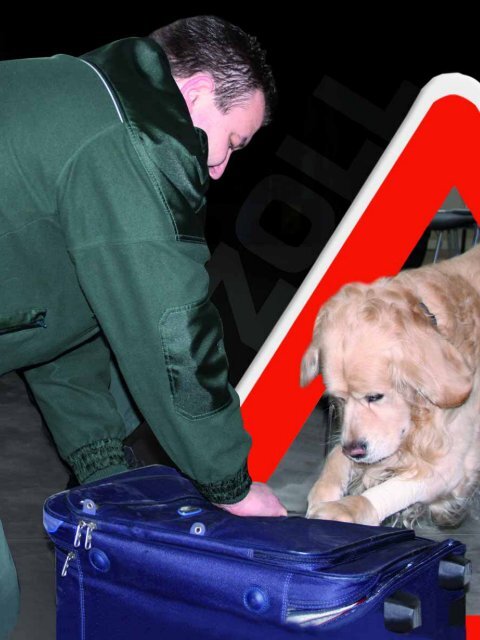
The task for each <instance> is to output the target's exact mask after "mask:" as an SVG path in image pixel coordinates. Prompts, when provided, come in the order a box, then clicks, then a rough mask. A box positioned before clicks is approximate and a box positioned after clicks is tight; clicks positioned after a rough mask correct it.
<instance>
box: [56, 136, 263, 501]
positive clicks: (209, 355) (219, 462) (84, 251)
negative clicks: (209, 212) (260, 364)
mask: <svg viewBox="0 0 480 640" xmlns="http://www.w3.org/2000/svg"><path fill="white" fill-rule="evenodd" d="M162 145H163V147H162ZM159 157H160V158H162V157H163V158H165V168H163V169H162V167H161V166H159V164H160V162H159V161H158V158H159ZM197 162H198V161H197V160H196V158H195V157H192V156H191V154H189V152H188V151H187V150H186V148H185V147H182V146H181V145H180V144H179V143H178V142H177V141H176V140H174V139H173V138H172V139H164V140H162V142H161V145H160V156H157V162H152V161H151V158H150V157H149V155H148V154H147V153H145V150H144V148H143V147H142V144H141V143H140V144H135V142H132V137H131V134H130V132H129V130H128V126H126V125H125V124H123V123H117V124H114V125H112V126H111V127H110V128H108V129H106V130H104V131H102V132H101V133H100V134H98V135H97V136H96V137H94V138H93V139H91V140H89V142H88V143H87V144H85V145H84V146H83V147H82V148H81V149H79V150H78V151H77V152H76V154H75V155H74V156H73V157H72V158H70V160H69V162H68V163H67V165H66V166H65V167H64V170H63V172H62V174H61V176H60V178H59V183H58V200H57V203H58V212H59V217H60V221H61V224H62V227H63V229H64V231H65V236H66V242H67V246H68V250H69V253H70V255H71V258H72V260H73V262H74V264H75V267H76V272H77V275H78V279H79V282H80V286H81V287H82V289H83V291H84V294H85V296H86V298H87V300H88V302H89V304H90V306H91V307H92V310H93V312H94V314H95V315H96V317H97V320H98V322H99V324H100V326H101V328H102V330H103V332H104V334H105V335H106V338H107V340H108V341H109V344H110V346H111V348H112V349H113V351H114V353H115V355H116V358H117V361H118V364H119V366H120V369H121V371H122V373H123V376H124V378H125V380H126V382H127V385H128V387H129V390H130V392H131V394H132V396H133V398H134V400H135V402H136V403H137V405H138V407H139V408H140V410H141V412H142V414H143V415H144V417H145V418H146V420H147V421H148V423H149V424H150V426H151V428H152V429H153V431H154V433H155V435H156V437H157V438H158V440H159V441H160V442H161V444H162V446H163V447H164V448H165V450H166V451H167V453H168V454H169V455H170V457H171V458H172V460H174V461H175V463H176V464H177V465H178V466H179V467H180V468H181V469H182V471H183V472H184V473H186V474H187V475H189V476H190V477H191V478H192V480H194V481H195V482H196V484H197V486H198V487H199V489H200V490H201V491H202V493H204V495H205V496H206V497H208V498H209V499H210V500H212V501H213V502H222V503H228V502H230V503H231V502H237V501H238V500H240V499H242V498H243V497H244V496H245V495H246V494H247V492H248V489H249V486H250V484H251V479H250V477H249V475H248V471H247V466H246V458H247V454H248V451H249V448H250V442H251V439H250V436H249V435H248V434H247V432H246V431H245V430H244V427H243V422H242V418H241V414H240V407H239V399H238V396H237V394H236V392H235V390H234V389H233V388H232V387H231V385H230V384H229V382H228V378H227V373H228V362H227V358H226V354H225V350H224V346H223V334H222V324H221V320H220V317H219V314H218V312H217V310H216V308H215V307H214V306H213V304H212V303H211V302H210V300H209V298H208V273H207V271H206V269H205V262H206V261H207V260H208V259H209V257H210V254H209V251H208V247H207V245H206V242H205V239H204V237H203V219H202V215H203V207H204V196H203V193H199V191H198V189H197V188H196V176H195V171H196V170H197V168H196V163H197Z"/></svg>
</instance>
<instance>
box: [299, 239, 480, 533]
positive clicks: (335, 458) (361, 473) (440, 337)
mask: <svg viewBox="0 0 480 640" xmlns="http://www.w3.org/2000/svg"><path fill="white" fill-rule="evenodd" d="M433 316H434V317H433ZM320 372H321V373H322V375H323V379H324V383H325V385H326V388H327V391H328V392H329V393H330V394H331V395H332V396H334V397H336V398H337V402H338V403H339V404H340V407H341V411H340V413H341V416H342V420H341V422H342V424H341V444H339V445H337V446H336V447H335V448H334V449H333V451H332V452H331V454H330V455H329V456H328V458H327V460H326V463H325V466H324V469H323V471H322V474H321V476H320V478H319V479H318V480H317V482H316V483H315V485H314V486H313V488H312V489H311V491H310V493H309V496H308V511H307V517H309V518H323V519H333V520H342V521H350V522H357V523H362V524H380V523H381V522H382V521H383V520H385V519H386V518H387V517H389V516H392V515H393V514H397V515H398V517H399V519H400V520H403V522H404V524H406V525H411V524H412V523H413V522H414V521H416V520H417V519H418V518H419V516H420V515H428V516H429V518H430V519H431V520H432V521H433V522H434V523H436V524H439V525H444V526H455V525H456V524H458V523H459V521H460V520H461V519H462V518H463V517H464V515H465V513H466V510H467V506H468V503H469V501H470V500H471V499H472V496H473V495H474V493H475V491H476V489H477V488H478V486H479V482H480V247H475V248H474V249H471V250H470V251H468V252H467V253H465V254H463V255H461V256H458V257H456V258H452V259H450V260H445V261H443V262H441V263H438V264H436V265H429V266H425V267H421V268H419V269H411V270H408V271H403V272H401V273H400V274H399V275H398V276H396V277H394V278H381V279H380V280H377V281H376V282H374V283H373V284H357V283H355V284H350V285H347V286H345V287H343V288H342V289H341V290H340V291H339V293H337V294H336V295H335V296H334V297H332V298H331V299H330V300H329V301H328V302H327V303H326V304H325V305H324V306H323V307H322V308H321V309H320V311H319V313H318V316H317V318H316V321H315V326H314V333H313V339H312V343H311V344H310V346H309V347H308V349H307V351H306V352H305V355H304V357H303V360H302V367H301V377H300V381H301V384H302V385H306V384H308V383H309V382H310V381H311V380H312V379H313V378H314V377H315V376H317V375H318V374H319V373H320ZM380 396H382V397H380ZM352 443H354V444H355V443H359V446H360V444H361V447H362V448H361V449H359V448H358V447H356V448H355V447H354V446H353V445H352ZM350 445H352V446H351V448H350V449H349V446H350ZM342 446H343V447H344V449H345V451H346V453H344V452H342ZM358 451H360V452H361V455H364V457H363V458H362V459H361V460H359V459H358V458H357V459H354V458H353V454H357V455H358ZM363 452H364V453H363ZM347 454H351V457H349V455H347ZM348 493H350V494H352V493H354V494H358V495H346V494H348Z"/></svg>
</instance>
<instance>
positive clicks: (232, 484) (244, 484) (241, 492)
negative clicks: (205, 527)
mask: <svg viewBox="0 0 480 640" xmlns="http://www.w3.org/2000/svg"><path fill="white" fill-rule="evenodd" d="M192 483H193V484H194V485H195V487H196V488H197V489H198V490H199V491H200V493H201V494H203V495H204V496H205V498H206V499H207V500H209V501H210V502H213V503H215V504H234V503H235V502H240V500H243V498H245V496H246V495H247V493H248V490H249V489H250V485H251V484H252V479H251V477H250V475H249V473H248V469H247V461H245V462H244V464H243V466H242V468H241V469H240V470H239V471H237V473H235V474H234V475H233V476H228V477H227V478H225V479H224V480H221V481H220V482H210V483H208V484H201V483H200V482H196V481H195V480H192Z"/></svg>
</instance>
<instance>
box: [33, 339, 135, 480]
mask: <svg viewBox="0 0 480 640" xmlns="http://www.w3.org/2000/svg"><path fill="white" fill-rule="evenodd" d="M24 374H25V378H26V380H27V382H28V384H29V386H30V388H31V389H32V391H33V395H34V396H35V400H36V401H37V404H38V406H39V408H40V410H41V412H42V415H43V417H44V418H45V422H46V423H47V425H48V428H49V430H50V432H51V434H52V437H53V439H54V440H55V444H56V445H57V448H58V451H59V453H60V455H61V456H62V458H63V459H64V460H65V461H66V462H67V463H68V464H69V465H70V466H71V467H72V469H73V471H74V473H75V475H76V477H77V479H78V481H79V482H85V481H90V480H92V479H99V478H100V477H106V476H109V475H112V474H114V473H118V472H120V471H126V470H127V469H128V465H127V461H126V459H125V455H124V452H123V442H122V440H123V438H124V437H125V426H124V424H123V420H122V419H121V416H120V414H119V413H118V411H117V409H116V405H115V402H114V399H113V396H112V395H111V394H110V392H109V383H110V351H109V349H108V348H107V347H106V345H105V344H104V341H103V339H102V337H101V336H100V335H97V336H95V337H94V338H93V339H90V340H88V341H87V342H85V343H83V344H82V345H80V346H79V347H76V348H75V349H71V350H70V351H67V352H66V353H64V354H62V355H61V356H59V357H58V358H56V359H55V360H52V361H51V362H47V363H45V364H42V365H40V366H36V367H32V368H30V369H27V370H25V371H24Z"/></svg>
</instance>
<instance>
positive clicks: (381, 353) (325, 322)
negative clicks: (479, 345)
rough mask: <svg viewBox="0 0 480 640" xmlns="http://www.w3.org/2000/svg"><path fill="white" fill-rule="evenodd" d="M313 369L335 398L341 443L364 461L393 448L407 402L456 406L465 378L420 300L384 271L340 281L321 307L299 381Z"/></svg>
mask: <svg viewBox="0 0 480 640" xmlns="http://www.w3.org/2000/svg"><path fill="white" fill-rule="evenodd" d="M320 373H322V375H323V379H324V383H325V386H326V388H327V390H328V392H329V393H330V394H331V395H332V396H334V397H335V398H336V399H337V401H338V402H339V403H340V404H341V406H342V411H341V414H342V417H343V420H342V423H343V424H342V439H341V442H342V446H343V451H344V453H345V455H347V456H348V457H350V458H351V459H353V460H356V461H358V462H364V463H375V462H378V461H380V460H383V459H384V458H388V457H389V456H391V455H393V454H394V453H395V452H397V451H398V450H399V449H400V447H401V445H402V443H403V442H404V441H405V439H406V437H407V435H408V434H409V433H410V432H411V431H412V429H414V428H415V419H414V414H415V412H414V411H413V408H414V407H415V408H418V406H419V405H423V406H424V407H431V408H432V407H438V408H440V409H449V408H453V407H457V406H459V405H461V404H462V403H463V402H465V400H466V399H467V398H468V396H469V394H470V392H471V389H472V384H473V378H472V372H471V371H470V369H469V367H468V366H467V363H466V362H465V360H464V358H463V357H462V354H461V353H460V352H459V351H458V349H457V348H456V347H455V346H453V344H452V343H451V342H449V341H448V340H447V339H446V338H445V337H444V336H442V334H441V333H440V332H439V330H438V328H437V327H436V326H435V319H434V318H433V317H432V315H431V314H429V313H428V309H427V308H426V307H425V305H423V304H421V303H420V301H419V300H418V299H417V298H416V297H415V296H414V295H413V294H412V293H411V292H410V290H409V289H408V288H406V287H402V286H400V285H395V284H393V283H391V282H390V280H388V279H382V280H379V281H377V282H376V283H374V284H373V285H361V284H353V285H347V286H346V287H344V288H343V289H342V290H341V291H340V292H339V293H338V294H337V295H336V296H334V297H333V298H331V299H330V300H329V301H328V302H327V303H326V304H325V305H324V306H323V307H322V309H321V310H320V312H319V314H318V316H317V318H316V321H315V327H314V335H313V340H312V343H311V345H310V346H309V348H308V349H307V351H306V353H305V355H304V356H303V360H302V366H301V377H300V382H301V385H302V386H305V385H306V384H308V383H309V382H310V381H311V380H312V379H313V378H314V377H316V376H317V375H318V374H320Z"/></svg>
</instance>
